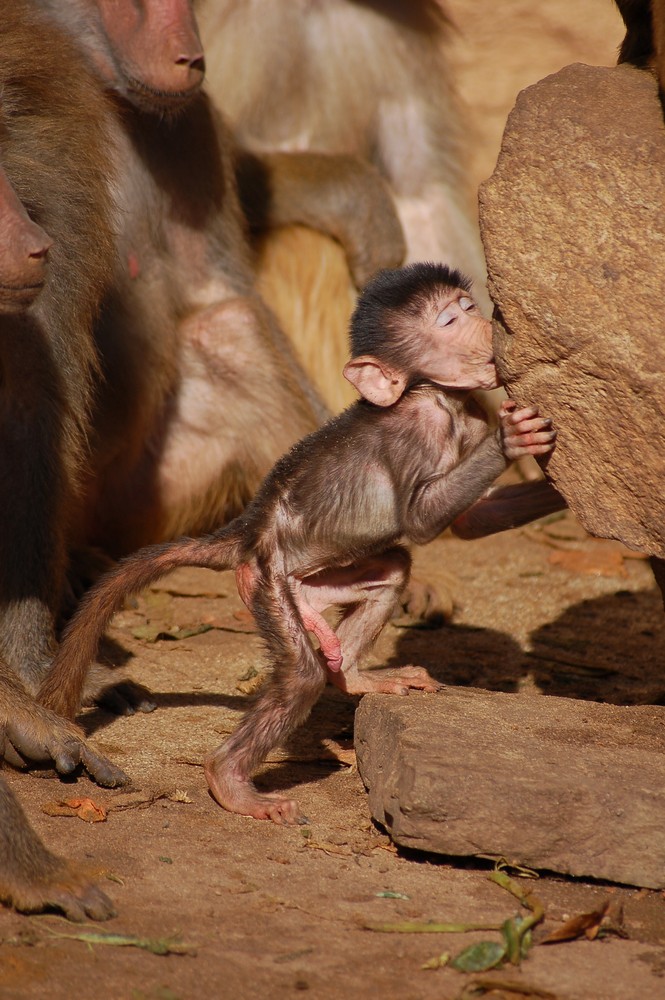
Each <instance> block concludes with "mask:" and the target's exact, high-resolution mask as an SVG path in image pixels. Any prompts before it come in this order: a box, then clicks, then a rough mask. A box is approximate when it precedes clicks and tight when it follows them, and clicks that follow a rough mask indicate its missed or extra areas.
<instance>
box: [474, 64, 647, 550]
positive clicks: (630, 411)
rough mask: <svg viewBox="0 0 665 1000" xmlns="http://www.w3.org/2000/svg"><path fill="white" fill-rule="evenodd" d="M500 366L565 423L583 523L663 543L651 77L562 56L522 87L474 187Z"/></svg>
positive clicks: (564, 461)
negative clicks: (565, 61) (555, 69)
mask: <svg viewBox="0 0 665 1000" xmlns="http://www.w3.org/2000/svg"><path fill="white" fill-rule="evenodd" d="M480 211H481V226H482V235H483V242H484V245H485V252H486V255H487V262H488V269H489V275H490V293H491V295H492V298H493V300H494V302H495V304H496V306H497V307H498V310H499V314H500V317H499V319H498V320H497V322H496V323H495V338H496V349H497V357H498V363H499V369H500V372H501V375H502V377H503V378H504V380H505V382H506V384H507V386H508V388H509V392H510V394H511V396H513V397H514V398H516V399H518V400H519V401H524V402H531V401H533V402H534V403H537V404H538V405H539V407H540V409H541V412H543V413H546V414H548V415H551V416H552V417H553V418H554V420H555V422H556V425H557V427H558V429H559V440H558V445H557V449H556V451H555V453H554V455H553V456H552V458H551V460H550V462H549V465H548V468H547V471H548V475H550V476H551V478H552V479H553V481H554V482H555V484H556V485H557V487H558V488H559V489H560V490H561V492H562V493H563V495H564V496H565V497H566V499H567V500H568V502H569V504H570V506H571V507H572V509H573V510H574V512H575V513H576V515H577V516H578V517H579V518H580V520H581V521H582V523H583V524H584V526H585V527H586V528H587V529H588V530H589V531H590V532H592V533H593V534H596V535H601V536H606V537H611V538H617V539H619V540H621V541H623V542H625V543H626V544H627V545H629V546H631V547H632V548H635V549H638V550H641V551H644V552H647V553H649V554H651V555H658V556H661V557H665V489H664V488H663V482H664V480H665V456H664V447H663V441H664V440H665V127H664V125H663V111H662V107H661V104H660V102H659V100H658V94H657V85H656V81H655V79H654V78H653V77H652V76H651V75H650V74H649V73H648V72H646V71H642V70H636V69H633V68H631V67H628V66H620V67H615V68H605V67H591V66H583V65H573V66H568V67H567V68H566V69H563V70H561V72H559V73H557V74H556V75H554V76H550V77H547V78H546V79H545V80H542V81H541V82H540V83H538V84H536V85H535V86H533V87H529V88H528V89H527V90H525V91H523V92H522V93H521V94H520V95H519V97H518V99H517V103H516V105H515V108H514V109H513V111H512V112H511V114H510V117H509V119H508V123H507V126H506V130H505V133H504V138H503V144H502V149H501V153H500V156H499V160H498V163H497V167H496V170H495V172H494V174H493V176H492V177H491V178H490V179H489V181H487V182H486V183H485V184H484V185H483V186H482V187H481V191H480Z"/></svg>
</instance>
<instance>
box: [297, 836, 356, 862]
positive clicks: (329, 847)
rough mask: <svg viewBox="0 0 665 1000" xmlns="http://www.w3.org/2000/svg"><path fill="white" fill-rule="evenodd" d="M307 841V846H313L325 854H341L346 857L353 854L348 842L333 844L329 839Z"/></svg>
mask: <svg viewBox="0 0 665 1000" xmlns="http://www.w3.org/2000/svg"><path fill="white" fill-rule="evenodd" d="M305 843H306V845H307V847H312V848H313V849H314V850H315V851H323V852H324V853H325V854H341V855H342V857H345V858H348V857H349V856H350V855H351V854H353V851H352V850H351V848H350V847H349V845H348V844H331V843H329V842H328V841H327V840H320V841H317V840H307V841H305Z"/></svg>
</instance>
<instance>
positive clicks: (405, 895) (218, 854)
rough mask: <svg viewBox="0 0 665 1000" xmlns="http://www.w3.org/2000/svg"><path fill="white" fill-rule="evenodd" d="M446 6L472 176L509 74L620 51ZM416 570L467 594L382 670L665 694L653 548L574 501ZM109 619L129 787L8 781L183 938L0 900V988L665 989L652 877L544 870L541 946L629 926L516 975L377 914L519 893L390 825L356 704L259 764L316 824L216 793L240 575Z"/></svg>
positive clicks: (601, 695) (506, 14) (414, 634)
mask: <svg viewBox="0 0 665 1000" xmlns="http://www.w3.org/2000/svg"><path fill="white" fill-rule="evenodd" d="M451 6H452V9H453V11H454V13H455V15H456V16H457V18H458V20H459V21H460V23H461V27H462V33H461V34H460V37H459V39H458V46H457V55H456V58H457V60H458V62H459V66H460V74H461V89H462V92H463V95H464V97H465V99H466V101H467V104H468V106H469V114H470V118H471V121H472V123H473V124H474V127H475V130H476V133H477V135H478V136H480V137H482V141H480V140H478V144H477V149H476V153H474V160H473V162H472V163H471V164H470V170H472V171H473V173H474V176H476V177H477V178H478V180H480V179H481V178H482V177H483V176H486V175H487V174H488V173H489V172H490V171H491V167H492V163H493V160H494V158H495V156H496V151H497V149H498V142H499V138H500V133H501V129H502V125H503V121H504V120H505V116H506V113H507V111H508V110H509V108H510V107H511V106H512V103H513V100H514V96H515V94H516V93H517V91H518V90H519V89H520V88H521V87H523V86H524V85H526V84H527V83H529V82H532V81H535V80H537V79H538V78H540V77H542V76H543V75H545V74H546V73H548V72H551V71H553V70H555V69H557V68H558V67H560V66H562V65H564V64H566V63H568V62H571V61H575V60H581V61H587V62H597V63H608V64H609V63H611V62H612V61H613V58H614V53H615V51H616V47H617V45H618V42H619V39H620V36H621V31H620V26H619V20H618V17H617V15H616V13H615V11H614V9H613V7H612V5H611V4H610V3H609V0H593V2H591V0H587V3H586V4H584V5H583V10H581V9H580V8H581V7H582V5H578V4H577V3H575V2H573V0H566V2H564V0H547V2H545V3H541V4H537V5H535V4H531V3H529V2H527V0H523V2H522V0H504V2H503V3H502V4H498V5H494V4H492V5H490V4H488V3H487V2H483V0H454V2H453V3H452V4H451ZM490 10H491V18H489V17H488V11H490ZM462 15H464V19H463V21H462ZM569 20H570V23H569ZM416 567H417V572H418V574H419V576H420V577H421V578H425V579H428V580H430V581H431V582H434V583H435V584H437V585H438V586H439V587H440V589H441V590H442V591H447V592H450V593H452V594H453V595H454V599H455V605H456V607H455V614H454V618H453V621H452V623H451V624H449V625H446V626H445V627H443V628H442V629H439V630H436V631H434V630H429V631H426V630H420V629H416V628H412V627H407V626H408V625H409V623H408V622H406V621H403V620H397V621H396V622H395V623H394V624H391V625H390V626H389V627H388V628H387V629H386V630H385V632H384V634H383V636H382V637H381V639H380V642H379V645H378V647H377V649H376V653H375V656H374V662H375V663H389V664H391V665H393V664H400V663H409V662H416V663H421V664H423V665H425V666H427V667H428V668H429V669H430V670H431V672H432V673H433V674H434V675H436V676H437V677H438V678H439V679H440V680H442V681H443V682H444V683H445V684H448V685H453V684H462V685H473V686H477V687H485V688H490V689H492V690H507V691H514V692H515V693H516V697H524V698H526V697H543V696H546V695H547V694H558V695H566V696H570V697H576V698H587V699H596V700H604V701H612V702H617V703H639V702H641V703H644V702H648V703H659V704H662V703H663V700H664V699H665V677H664V676H663V673H662V664H663V661H664V660H665V656H664V653H665V617H664V616H663V613H662V607H661V602H660V595H659V593H658V591H657V590H656V588H655V585H654V582H653V578H652V576H651V573H650V570H649V568H648V565H647V564H646V562H645V561H644V560H642V559H640V558H635V557H634V555H633V554H631V553H628V552H627V551H626V550H624V549H622V548H621V547H620V546H618V545H616V544H615V543H610V542H604V541H598V540H594V539H590V538H589V537H588V536H586V535H585V533H584V532H583V531H582V530H581V529H580V528H579V526H578V525H577V524H576V523H575V521H574V520H573V519H572V517H571V516H570V515H566V516H565V517H563V518H560V519H558V520H554V521H553V522H551V523H549V524H546V525H539V526H531V527H529V528H526V529H523V530H521V531H517V532H509V533H506V534H504V535H501V536H498V537H496V538H490V539H486V540H483V541H481V542H476V543H464V542H461V541H459V540H456V539H452V538H444V539H441V540H438V541H437V542H435V543H434V544H432V545H431V546H428V547H427V548H425V549H422V550H419V551H418V552H417V554H416ZM202 629H205V630H202ZM109 637H110V638H109V641H108V642H107V644H106V646H105V654H106V655H107V656H108V657H109V658H110V660H111V661H112V662H113V663H116V664H118V665H125V664H126V665H127V666H128V667H129V672H130V673H131V675H132V676H134V677H136V678H137V679H138V680H140V681H142V682H143V683H144V684H146V685H147V686H148V687H149V688H150V689H151V690H152V691H153V692H155V696H156V701H157V705H158V708H157V711H155V712H154V713H153V714H151V715H141V716H134V717H131V718H114V717H112V716H110V715H107V714H105V713H103V712H101V711H90V712H89V713H88V714H87V715H86V716H85V718H84V723H85V727H86V730H87V731H88V733H89V734H90V737H91V739H92V741H93V742H94V744H95V745H97V746H98V747H99V748H100V749H101V750H102V751H104V752H105V753H107V754H108V755H109V756H111V757H112V758H113V759H114V760H116V761H117V762H118V763H119V764H120V765H121V766H122V767H124V768H125V769H126V770H127V771H128V773H130V774H131V775H132V778H133V780H134V789H133V790H132V791H130V792H125V791H122V792H109V791H105V790H102V789H99V788H97V787H96V786H95V785H93V784H92V783H90V782H89V781H88V780H87V779H85V778H78V779H77V780H75V781H73V782H71V783H62V782H58V781H52V780H38V779H37V778H35V777H32V776H26V775H19V774H16V773H13V772H8V773H7V778H8V781H9V782H10V784H11V786H12V788H14V790H15V791H16V792H17V794H18V795H19V796H20V799H21V801H22V803H23V804H24V806H25V808H26V811H27V812H28V814H29V816H30V818H31V820H32V822H33V823H34V825H35V827H36V828H37V829H38V830H39V832H40V833H41V834H42V836H43V837H44V839H45V840H46V841H47V842H48V844H49V846H50V847H51V848H52V849H54V850H56V851H58V852H59V853H62V854H65V855H67V856H68V857H70V858H72V859H77V860H79V861H85V862H86V863H88V864H89V865H91V866H92V867H93V868H94V869H95V870H96V871H98V872H99V878H100V881H101V883H102V884H103V886H104V888H105V890H106V891H107V892H108V894H109V895H110V896H111V897H112V898H113V900H114V903H115V905H116V907H117V910H118V916H117V918H115V919H114V920H112V921H109V922H108V923H106V924H103V925H95V924H87V925H85V928H84V929H85V930H86V931H87V932H93V933H95V932H98V931H99V932H113V933H115V934H117V935H121V934H127V935H136V936H138V937H139V938H141V939H151V940H153V941H155V940H158V941H161V942H164V941H168V940H171V941H172V942H173V941H174V940H175V941H178V942H179V943H180V946H181V951H182V952H184V953H181V954H169V955H156V954H152V953H150V952H149V951H146V950H143V949H139V948H136V947H119V946H113V945H111V944H108V943H106V944H103V943H94V942H93V943H90V942H88V943H85V942H82V941H79V940H71V939H70V938H68V937H67V935H69V934H73V933H77V932H79V931H80V929H81V928H77V927H76V926H75V925H72V924H68V923H67V922H66V921H64V920H62V919H60V918H58V917H56V916H42V917H34V918H26V917H21V916H18V915H15V914H11V913H9V912H8V911H2V912H0V997H2V1000H5V998H6V1000H23V998H25V1000H28V998H30V1000H33V998H42V997H45V996H48V997H50V998H53V1000H60V998H63V1000H64V998H67V1000H68V998H70V997H74V996H76V997H80V998H81V1000H88V998H93V997H95V998H97V997H108V998H111V1000H115V998H119V1000H194V998H199V997H224V998H225V997H233V998H239V1000H244V998H253V997H255V996H259V995H261V996H268V995H270V996H272V997H277V998H280V997H288V996H292V995H294V994H297V993H307V994H309V996H311V997H315V998H317V1000H319V998H320V1000H336V998H341V997H349V998H355V997H361V996H365V995H367V994H368V993H369V994H371V993H374V994H375V995H377V996H383V997H386V998H389V1000H392V998H395V1000H430V998H432V1000H434V998H436V1000H454V998H457V997H460V996H461V995H462V992H463V991H464V990H465V989H467V988H470V984H471V981H472V980H475V979H478V978H480V979H482V980H500V981H505V980H512V981H513V982H514V983H517V984H519V989H518V992H513V993H511V994H508V993H504V995H505V996H512V997H516V996H532V997H547V996H553V997H555V998H558V1000H632V998H638V997H639V998H640V1000H650V998H654V1000H655V998H659V997H665V909H664V905H665V901H664V899H663V894H662V893H659V892H653V891H644V890H638V889H633V888H626V887H619V886H614V885H607V884H594V883H591V882H582V881H579V880H572V879H565V878H561V877H556V876H553V875H547V874H543V875H542V876H541V878H540V879H539V880H538V881H537V883H535V885H534V892H535V893H536V894H537V895H538V897H539V898H540V899H541V900H542V902H543V904H544V906H545V911H546V919H545V922H544V925H543V928H542V929H539V930H538V931H537V934H536V939H538V938H539V937H542V936H543V935H544V934H545V933H547V932H551V931H552V930H555V929H556V928H557V927H560V926H561V924H562V922H563V921H564V920H566V919H567V917H569V916H573V915H575V914H580V913H585V912H589V911H592V910H594V909H596V908H597V907H598V906H599V905H601V904H602V903H603V902H604V901H605V900H607V899H609V900H610V902H611V904H612V913H613V914H614V920H615V923H616V924H618V925H619V926H620V929H621V928H622V929H623V933H624V934H625V935H627V936H625V937H622V936H618V935H616V934H608V935H607V936H604V937H602V938H598V939H596V940H586V939H582V940H577V941H573V942H567V943H562V944H555V945H547V946H545V945H536V946H535V947H534V948H533V950H532V951H531V953H530V954H529V957H528V958H527V959H525V960H524V962H523V963H522V965H521V967H520V968H513V967H510V966H509V967H507V969H506V968H504V969H502V970H497V971H495V972H493V973H488V974H486V975H484V976H481V977H477V976H476V977H473V976H468V975H464V974H462V973H459V972H456V971H454V970H452V969H450V968H445V967H444V968H439V969H436V970H431V969H430V970H424V969H423V968H422V966H423V964H424V963H426V962H427V961H428V960H429V959H432V958H433V957H435V956H439V955H441V954H442V953H446V952H448V953H452V954H456V953H457V952H458V951H459V950H461V949H462V948H463V947H464V946H465V945H466V944H468V943H469V942H470V941H476V940H479V939H495V940H496V939H497V937H498V935H497V934H496V933H494V932H490V931H485V932H482V933H478V932H476V933H466V934H451V933H448V934H441V935H439V934H431V933H430V934H424V933H422V934H385V933H379V932H374V931H370V930H367V929H365V927H364V926H363V925H364V924H365V923H367V922H377V921H379V922H389V921H393V922H394V921H404V920H418V921H428V920H439V921H446V922H451V921H452V922H461V923H487V924H492V925H498V924H500V923H502V922H503V921H504V920H506V919H507V918H509V917H511V916H513V915H514V914H515V912H516V911H517V909H518V905H517V903H516V901H515V900H514V899H513V898H512V897H511V896H509V895H508V894H507V893H506V892H505V891H504V890H502V889H500V888H499V887H497V886H496V885H494V884H492V883H491V882H490V881H489V880H488V878H487V875H488V872H489V870H490V868H491V865H490V863H489V862H488V863H487V864H484V863H482V862H474V863H469V862H461V861H459V859H450V858H437V857H434V856H423V855H415V854H410V853H408V852H403V851H397V850H395V849H394V848H393V847H392V845H391V844H390V841H389V839H388V838H387V836H386V835H385V834H384V833H383V832H382V831H381V830H380V829H378V828H377V827H375V826H374V824H373V823H372V821H371V818H370V816H369V812H368V807H367V798H366V794H365V791H364V788H363V785H362V781H361V779H360V777H359V775H358V771H357V768H356V767H355V757H354V753H353V714H354V707H355V706H354V702H353V701H352V700H351V699H346V698H344V697H343V696H341V695H338V694H336V693H333V692H329V693H327V694H326V695H325V696H324V698H323V699H322V701H321V703H320V704H319V705H318V706H317V708H316V710H315V712H314V713H313V716H312V718H311V719H310V721H309V722H308V723H307V724H306V726H305V727H303V730H302V731H301V732H300V733H298V734H297V737H296V738H295V739H294V740H293V741H292V743H291V744H290V745H289V746H288V747H286V748H285V750H284V752H282V753H280V754H276V755H275V758H274V760H272V761H271V763H270V764H269V765H268V767H267V768H266V771H265V774H264V775H263V778H262V781H263V783H264V784H265V785H266V786H267V787H269V788H280V789H282V788H293V790H294V794H296V796H297V797H298V799H299V800H300V802H301V804H302V806H303V809H304V812H305V813H306V815H307V816H308V817H309V820H310V822H309V824H308V825H307V826H304V827H298V828H295V829H292V828H288V829H286V828H278V827H276V826H273V825H271V824H268V823H260V822H257V821H253V820H249V819H244V818H241V817H237V816H232V815H230V814H229V813H226V812H224V811H223V810H221V809H220V808H219V807H217V806H216V805H215V803H214V802H213V801H212V799H211V798H210V796H209V795H208V793H207V790H206V785H205V781H204V777H203V772H202V769H201V758H202V755H203V753H204V752H205V751H206V750H209V749H210V748H211V747H214V746H215V745H216V744H217V743H218V742H220V741H221V740H222V739H223V738H224V736H225V735H226V734H227V733H228V732H229V731H230V730H232V729H233V727H234V726H235V725H236V722H237V720H238V718H239V714H240V712H241V711H242V710H243V707H244V706H245V704H246V699H247V696H248V694H249V693H250V692H251V690H252V687H253V685H254V684H255V683H256V671H257V668H260V662H261V660H260V648H259V642H258V639H257V637H256V635H255V634H254V633H253V631H252V625H251V621H249V620H248V618H247V616H246V614H244V613H243V610H242V606H241V604H240V602H239V599H238V597H237V595H236V593H235V587H234V585H233V580H232V578H231V577H230V576H229V575H228V574H222V575H219V576H217V575H214V574H211V573H207V572H204V571H194V570H191V571H182V572H180V573H178V574H176V575H174V576H173V577H171V578H169V579H168V580H165V581H163V583H162V584H160V586H159V588H158V589H155V590H151V591H149V592H148V593H147V594H146V595H144V596H143V597H142V598H141V599H140V600H139V602H138V604H137V606H136V608H131V609H128V610H126V611H123V612H122V613H121V614H119V615H118V616H117V618H116V620H115V623H114V626H113V628H112V630H111V632H110V633H109ZM411 697H443V698H445V691H444V692H443V693H442V694H440V695H430V696H425V695H412V696H411ZM488 725H491V722H489V721H488ZM611 766H612V763H611V759H608V767H611ZM74 796H75V797H81V796H90V797H91V798H92V799H93V800H94V801H95V802H96V803H98V804H101V805H104V806H106V807H107V808H108V809H109V813H108V819H107V820H106V822H99V823H86V822H82V821H81V820H80V819H78V818H66V817H61V816H53V815H48V814H47V813H45V812H44V811H43V807H44V806H45V805H47V806H48V803H52V802H54V801H58V800H62V799H64V798H71V797H74ZM509 860H510V859H509ZM621 911H622V914H623V916H622V917H621ZM472 995H473V996H479V995H481V993H480V992H475V993H471V992H467V993H466V996H472ZM490 995H491V996H498V994H497V993H494V994H490Z"/></svg>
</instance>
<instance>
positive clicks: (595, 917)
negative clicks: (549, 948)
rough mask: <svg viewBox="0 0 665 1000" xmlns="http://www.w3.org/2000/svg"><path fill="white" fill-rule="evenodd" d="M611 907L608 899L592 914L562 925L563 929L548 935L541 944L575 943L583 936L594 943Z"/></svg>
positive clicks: (571, 919)
mask: <svg viewBox="0 0 665 1000" xmlns="http://www.w3.org/2000/svg"><path fill="white" fill-rule="evenodd" d="M609 905H610V901H609V899H606V900H605V902H604V903H603V904H602V906H600V907H599V908H598V909H597V910H592V911H591V913H580V914H578V915H577V916H575V917H571V918H570V920H566V922H565V923H563V924H561V927H558V928H557V929H556V930H555V931H552V933H551V934H548V935H547V937H546V938H543V940H542V941H541V942H540V944H555V943H556V942H557V941H574V940H575V938H579V937H582V935H584V936H585V937H586V938H588V939H589V941H593V940H594V938H596V937H597V936H598V931H599V930H600V925H601V923H602V921H603V917H604V916H605V914H606V913H607V909H608V907H609Z"/></svg>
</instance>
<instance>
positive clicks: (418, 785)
mask: <svg viewBox="0 0 665 1000" xmlns="http://www.w3.org/2000/svg"><path fill="white" fill-rule="evenodd" d="M355 743H356V751H357V755H358V767H359V770H360V774H361V776H362V778H363V781H364V782H365V785H366V786H367V788H368V791H369V802H370V808H371V811H372V815H373V816H374V818H375V819H376V820H378V822H380V823H382V824H383V825H384V826H385V827H386V828H387V829H388V831H389V833H390V835H391V837H392V838H393V840H395V841H396V842H397V843H398V844H401V845H403V846H405V847H412V848H420V849H422V850H425V851H434V852H437V853H440V854H450V855H495V856H504V857H506V858H508V859H509V860H510V861H513V862H518V863H521V864H524V865H528V866H531V867H534V868H545V869H551V870H553V871H557V872H564V873H566V874H571V875H578V876H591V877H594V878H603V879H612V880H614V881H617V882H625V883H628V884H630V885H639V886H647V887H650V888H654V889H660V888H663V887H665V787H664V785H663V760H664V759H665V708H661V707H653V706H640V707H629V708H626V707H619V706H615V705H601V704H597V703H595V702H581V701H574V700H572V699H567V698H555V697H549V696H548V697H538V696H533V697H528V696H519V695H510V694H500V693H496V692H487V691H479V690H472V689H470V688H462V689H460V688H458V689H448V690H447V691H446V693H445V694H444V695H440V696H432V695H410V696H409V697H408V698H395V697H393V696H390V695H366V696H365V698H363V700H362V702H361V703H360V706H359V708H358V711H357V713H356V733H355Z"/></svg>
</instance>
